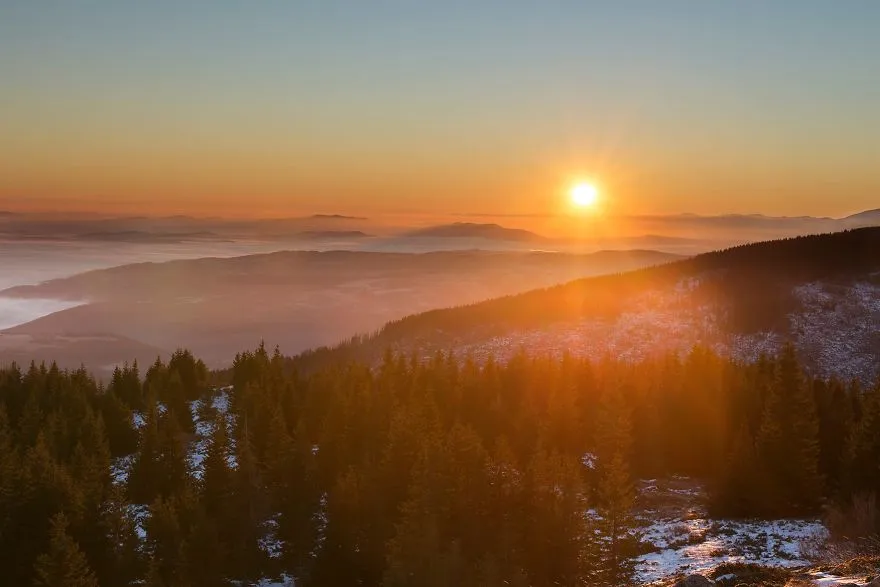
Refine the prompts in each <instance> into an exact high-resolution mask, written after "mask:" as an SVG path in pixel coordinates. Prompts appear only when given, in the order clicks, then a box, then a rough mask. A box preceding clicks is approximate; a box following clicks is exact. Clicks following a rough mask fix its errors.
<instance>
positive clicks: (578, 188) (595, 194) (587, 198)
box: [569, 183, 599, 208]
mask: <svg viewBox="0 0 880 587" xmlns="http://www.w3.org/2000/svg"><path fill="white" fill-rule="evenodd" d="M569 195H570V196H571V203H572V204H573V205H574V206H575V207H577V208H591V207H593V206H595V205H596V203H597V202H598V201H599V190H598V189H596V186H594V185H593V184H591V183H576V184H575V185H574V186H572V188H571V191H570V192H569Z"/></svg>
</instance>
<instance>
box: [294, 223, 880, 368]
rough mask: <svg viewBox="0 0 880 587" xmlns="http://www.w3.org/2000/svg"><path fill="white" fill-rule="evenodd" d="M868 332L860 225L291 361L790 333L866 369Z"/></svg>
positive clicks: (731, 349) (763, 338)
mask: <svg viewBox="0 0 880 587" xmlns="http://www.w3.org/2000/svg"><path fill="white" fill-rule="evenodd" d="M878 332H880V228H863V229H858V230H851V231H846V232H839V233H834V234H825V235H817V236H805V237H798V238H792V239H785V240H778V241H769V242H764V243H756V244H749V245H743V246H740V247H735V248H732V249H728V250H724V251H718V252H713V253H707V254H704V255H699V256H696V257H693V258H691V259H687V260H682V261H677V262H673V263H668V264H665V265H662V266H658V267H650V268H647V269H640V270H636V271H632V272H628V273H622V274H614V275H606V276H601V277H592V278H587V279H581V280H577V281H573V282H569V283H566V284H564V285H559V286H556V287H550V288H546V289H538V290H534V291H530V292H527V293H524V294H520V295H513V296H507V297H503V298H498V299H495V300H489V301H486V302H481V303H477V304H472V305H467V306H461V307H456V308H448V309H443V310H434V311H429V312H425V313H422V314H417V315H413V316H409V317H407V318H403V319H401V320H397V321H394V322H391V323H389V324H387V325H386V326H385V327H384V328H382V329H381V330H380V331H378V332H377V333H374V334H370V335H366V336H358V337H355V338H353V339H352V340H351V341H348V342H346V343H344V344H341V345H339V346H337V347H332V348H324V349H319V350H317V351H309V352H306V353H303V354H302V355H301V356H299V357H298V358H297V359H295V361H294V362H295V364H297V365H298V366H299V367H300V368H301V369H310V368H313V367H314V366H319V365H322V364H328V363H333V362H335V361H337V360H339V359H340V358H343V359H357V360H363V361H368V362H370V361H375V360H377V359H378V358H379V357H381V354H382V352H383V351H384V349H386V348H388V347H392V348H397V349H401V350H403V351H404V352H409V351H410V350H415V351H417V352H419V353H420V354H423V355H430V354H432V353H433V352H435V351H437V350H444V351H446V350H456V351H459V352H461V353H462V354H465V355H467V354H471V355H474V356H482V357H487V356H490V355H491V356H495V357H496V358H499V359H502V358H507V357H509V356H511V355H512V354H515V353H516V352H518V351H519V349H520V348H526V349H528V350H530V351H532V352H541V353H547V354H554V355H556V356H559V355H560V354H561V352H563V351H570V352H572V353H574V354H576V355H580V356H585V357H592V358H601V357H602V356H604V355H605V354H613V355H615V356H618V355H621V354H628V355H634V356H635V357H636V358H644V357H648V356H653V355H657V354H663V353H665V352H671V351H683V352H686V351H687V350H688V349H689V348H691V347H693V346H694V345H704V346H710V347H712V348H713V349H715V350H716V352H719V353H720V354H724V355H729V356H733V357H736V358H739V359H748V360H753V359H754V358H756V357H757V355H759V354H760V352H762V351H767V352H777V351H778V350H779V348H781V346H782V344H783V343H784V342H785V341H787V340H791V341H793V342H794V343H795V345H796V347H797V350H798V351H799V353H800V355H801V358H802V360H804V363H805V367H806V368H807V369H808V370H809V371H810V372H814V373H819V374H822V375H825V376H830V375H838V376H841V377H845V378H850V377H860V378H862V379H863V380H864V381H872V380H873V379H874V377H876V375H877V374H878V369H880V361H878V360H877V357H878V356H880V336H878V334H877V333H878Z"/></svg>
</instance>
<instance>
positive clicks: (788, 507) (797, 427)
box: [758, 344, 823, 515]
mask: <svg viewBox="0 0 880 587" xmlns="http://www.w3.org/2000/svg"><path fill="white" fill-rule="evenodd" d="M758 457H759V458H760V460H761V465H762V467H763V472H764V475H766V476H767V478H768V480H770V481H771V483H772V484H771V485H770V486H768V488H767V489H768V492H771V491H772V493H768V495H769V497H771V498H775V499H774V501H776V504H775V505H774V506H773V508H772V509H773V512H772V513H774V514H783V515H784V514H806V513H813V512H814V511H815V510H816V509H817V508H818V506H819V504H820V501H821V497H822V494H823V482H822V477H821V475H820V474H819V421H818V417H817V415H816V403H815V399H814V397H813V394H812V392H811V390H810V389H809V387H808V386H807V385H806V382H805V381H804V377H803V375H802V373H801V368H800V364H799V363H798V359H797V355H796V353H795V349H794V346H793V345H791V344H787V345H786V346H785V347H784V348H783V350H782V352H781V353H780V355H779V357H778V359H777V361H776V369H775V377H774V382H773V386H772V388H771V390H770V396H769V397H768V398H767V403H766V405H765V408H764V416H763V420H762V422H761V429H760V431H759V434H758ZM767 513H771V512H767Z"/></svg>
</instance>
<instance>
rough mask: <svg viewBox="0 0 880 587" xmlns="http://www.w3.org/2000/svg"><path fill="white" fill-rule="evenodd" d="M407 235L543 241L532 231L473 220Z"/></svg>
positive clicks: (420, 230) (407, 234)
mask: <svg viewBox="0 0 880 587" xmlns="http://www.w3.org/2000/svg"><path fill="white" fill-rule="evenodd" d="M405 236H409V237H430V238H484V239H489V240H502V241H517V242H532V241H545V240H547V239H545V238H544V237H542V236H540V235H537V234H535V233H534V232H531V231H528V230H523V229H519V228H506V227H504V226H501V225H500V224H477V223H473V222H455V223H453V224H442V225H439V226H430V227H428V228H420V229H418V230H413V231H410V232H408V233H406V235H405Z"/></svg>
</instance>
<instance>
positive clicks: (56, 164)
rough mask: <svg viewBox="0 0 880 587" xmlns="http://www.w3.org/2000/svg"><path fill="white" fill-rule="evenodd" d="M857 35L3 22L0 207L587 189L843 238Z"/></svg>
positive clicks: (672, 5)
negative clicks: (838, 233) (760, 215)
mask: <svg viewBox="0 0 880 587" xmlns="http://www.w3.org/2000/svg"><path fill="white" fill-rule="evenodd" d="M878 30H880V2H876V1H870V0H849V1H847V2H833V1H824V2H819V1H815V0H812V1H798V2H794V1H791V2H783V1H774V2H768V1H762V2H759V1H751V0H741V1H731V2H720V1H702V2H698V1H664V2H660V1H653V2H648V1H640V2H636V1H626V0H623V1H619V2H613V3H611V2H602V3H600V2H590V1H580V2H573V1H566V2H526V1H523V0H508V1H506V2H415V1H403V0H399V1H393V2H392V1H375V2H366V1H358V2H355V1H351V2H338V1H322V2H296V1H287V2H271V1H264V2H243V1H242V2H233V1H229V0H214V1H212V2H166V1H153V2H131V1H115V2H111V1H85V0H81V1H76V0H68V1H66V2H48V1H47V2H30V1H22V2H3V3H2V4H0V73H2V77H3V79H4V90H3V92H2V95H3V98H2V100H3V103H4V107H3V109H2V112H0V126H3V127H5V128H7V129H8V130H9V132H4V133H3V138H0V157H2V159H3V160H4V161H5V163H0V166H2V168H0V171H3V172H4V173H3V176H4V178H5V179H0V198H4V197H5V198H6V199H7V200H9V199H10V198H13V197H18V198H22V199H24V198H26V199H28V200H29V201H33V202H39V201H60V200H65V199H66V200H71V199H77V198H78V199H80V200H81V201H82V202H83V203H87V202H89V201H91V200H90V198H93V199H94V198H98V199H100V198H104V199H105V200H109V201H119V202H125V201H130V202H131V203H132V205H136V204H137V203H139V202H145V201H148V200H154V201H160V202H163V201H165V200H168V202H172V201H178V202H181V201H184V202H190V203H191V204H192V206H194V207H198V206H203V205H208V204H209V203H210V202H212V201H213V199H216V200H217V202H221V203H222V205H223V206H227V207H234V204H235V202H236V201H238V200H240V199H241V198H243V197H246V196H247V195H248V194H252V195H255V196H256V197H257V199H258V200H259V201H261V202H265V206H266V208H267V210H268V209H269V208H272V209H275V208H279V207H280V208H283V207H285V206H289V207H293V208H308V207H314V206H315V205H316V202H318V201H325V202H326V201H328V200H331V201H334V202H336V203H337V204H338V206H344V207H347V208H348V207H355V208H357V207H361V208H364V209H369V208H370V207H371V206H378V207H382V208H389V209H393V208H406V209H413V210H414V209H425V210H435V209H436V210H445V211H465V208H466V207H476V208H479V210H474V211H484V210H495V209H497V208H500V207H510V206H514V207H515V208H516V209H517V210H520V211H541V210H545V209H547V206H549V205H550V204H549V203H548V202H550V201H551V200H552V199H553V197H555V196H554V194H555V191H556V190H557V184H558V183H559V182H563V183H564V181H567V180H566V179H565V178H566V177H567V176H568V175H572V176H573V175H577V174H581V173H586V174H589V175H590V176H591V177H596V178H598V179H597V180H598V181H599V182H600V183H603V184H607V186H608V189H609V191H613V192H614V193H615V194H617V195H618V199H619V202H620V205H621V208H622V209H623V208H625V209H627V210H629V211H640V210H644V211H676V210H696V211H703V212H713V211H714V212H724V211H767V212H776V213H784V212H790V213H798V212H800V211H803V212H805V213H823V212H824V213H838V212H839V213H843V212H846V211H852V210H856V209H860V208H863V207H866V206H867V205H868V204H869V203H870V202H871V201H880V197H878V188H880V180H878V174H877V173H876V170H875V169H874V167H876V163H875V162H876V161H878V160H880V108H878V107H877V106H876V105H877V104H880V35H878V34H877V31H878ZM95 201H97V200H95ZM377 202H378V203H377ZM280 208H279V209H280ZM468 211H470V210H468Z"/></svg>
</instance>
